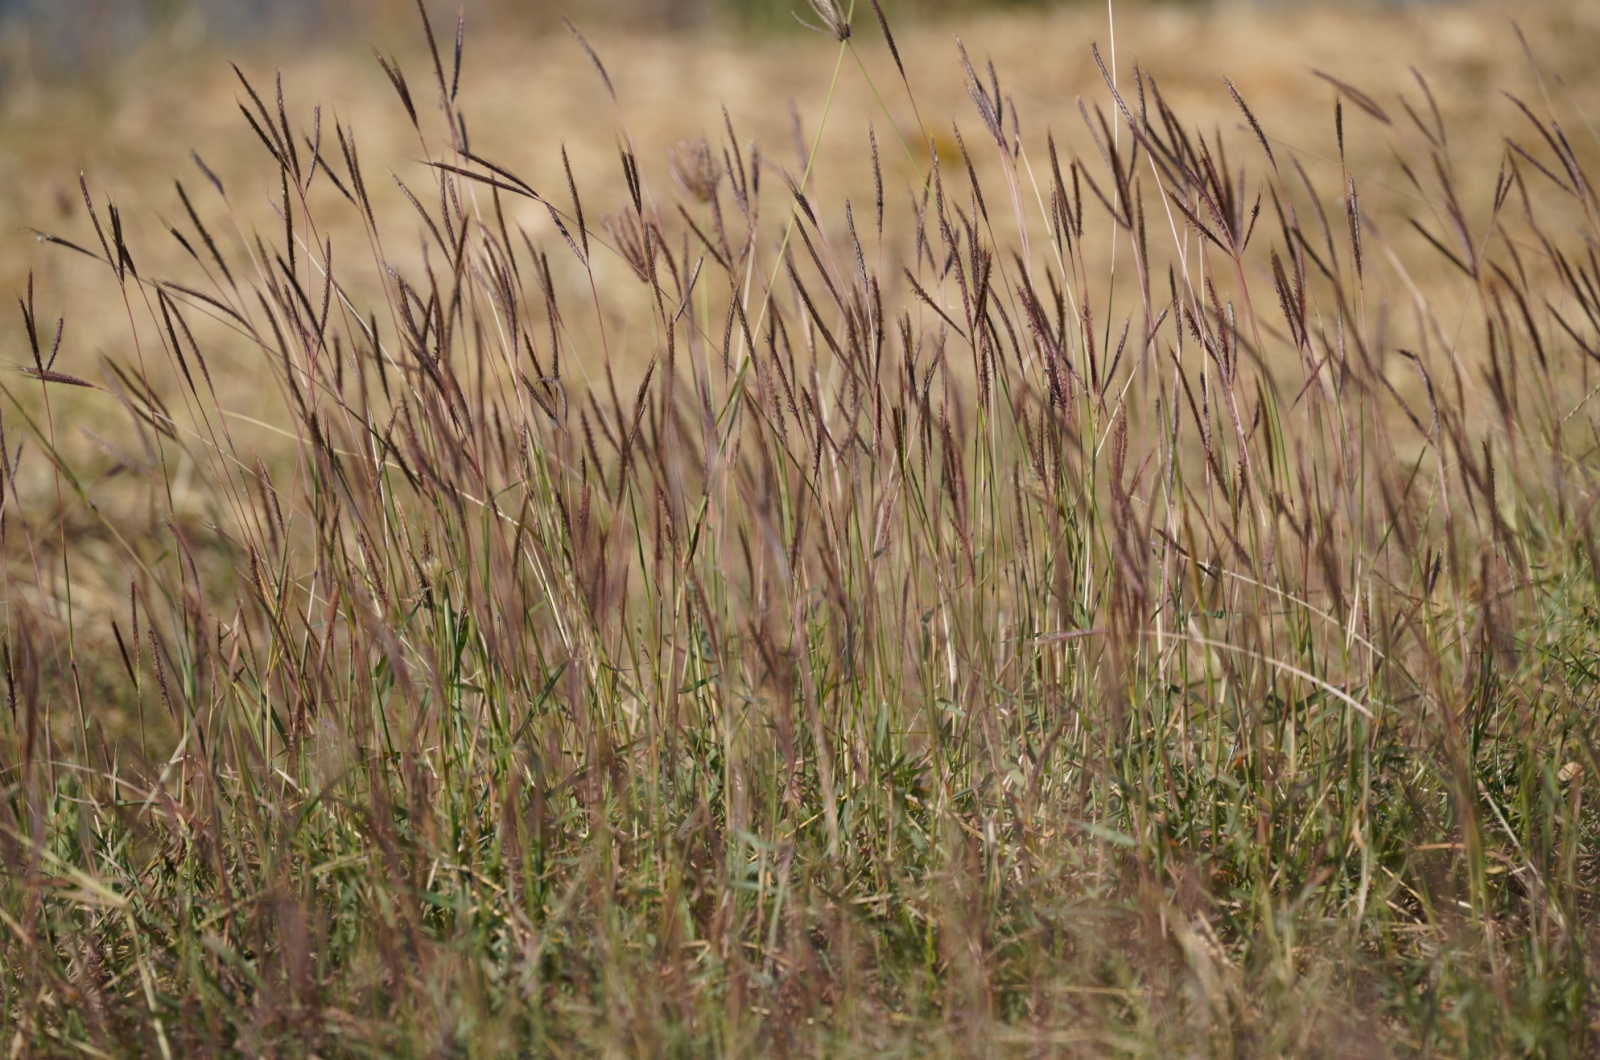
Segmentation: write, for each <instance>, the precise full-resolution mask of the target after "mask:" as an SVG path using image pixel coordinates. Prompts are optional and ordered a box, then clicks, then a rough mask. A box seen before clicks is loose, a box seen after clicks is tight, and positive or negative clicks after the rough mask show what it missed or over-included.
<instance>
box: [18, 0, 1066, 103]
mask: <svg viewBox="0 0 1600 1060" xmlns="http://www.w3.org/2000/svg"><path fill="white" fill-rule="evenodd" d="M883 6H884V8H885V9H886V10H887V11H889V12H890V13H891V14H893V15H895V16H896V17H897V18H898V19H900V20H904V19H905V18H907V17H908V16H909V17H916V16H923V17H934V18H937V17H941V16H949V15H952V14H958V13H962V12H970V11H973V10H975V9H978V8H991V9H993V8H1000V9H1003V8H1029V7H1032V8H1039V7H1045V6H1050V5H1049V0H885V2H884V5H883ZM428 7H429V10H430V11H431V12H432V13H433V15H434V17H435V18H436V19H437V20H438V21H440V22H442V23H445V24H449V23H451V22H453V21H454V16H455V14H456V13H457V12H458V11H460V10H461V9H462V7H463V4H462V3H460V2H459V0H428ZM464 7H465V11H466V14H467V17H468V20H469V22H470V23H473V24H482V23H483V22H485V21H495V22H499V23H502V24H505V23H509V24H512V25H514V26H515V27H517V28H518V29H523V30H535V31H537V30H548V29H551V28H554V27H557V26H559V25H560V20H561V18H562V17H563V16H565V17H568V18H571V19H573V20H574V21H578V22H582V23H584V24H586V25H590V26H595V25H605V24H611V25H617V26H626V27H629V28H633V29H655V30H685V29H703V28H708V27H715V28H721V29H726V30H732V31H740V32H755V33H763V34H767V33H786V32H791V31H797V30H799V29H800V26H799V24H798V23H797V22H796V20H795V18H794V11H795V9H796V8H799V9H802V10H804V9H805V7H806V3H805V0H799V2H798V3H795V2H792V0H465V4H464ZM861 7H862V13H863V14H864V15H867V17H868V18H870V14H868V8H867V4H866V2H865V0H862V3H861ZM414 10H415V6H414V3H413V2H412V0H0V42H3V45H0V83H7V82H9V83H15V82H16V81H17V80H18V79H19V78H29V77H37V78H47V79H48V78H60V77H64V76H65V77H71V76H74V75H79V74H82V73H85V72H93V70H94V69H95V68H96V67H97V66H100V65H103V64H105V63H107V62H110V61H114V60H116V59H118V58H120V57H122V56H124V55H126V54H128V53H130V52H132V51H135V50H137V49H139V48H141V47H149V46H158V47H166V48H174V47H175V48H179V49H183V50H192V49H194V48H197V47H202V46H205V45H220V46H227V47H234V48H237V47H240V46H245V47H248V46H250V45H251V44H277V45H283V44H294V43H304V42H316V43H320V44H327V43H337V42H339V41H340V40H342V39H345V40H347V39H352V38H361V39H366V38H375V39H379V40H382V39H383V38H386V37H388V36H389V35H391V34H395V33H405V32H409V31H410V30H411V29H412V26H413V22H414V17H413V12H414ZM359 42H360V41H359V40H358V41H357V43H359Z"/></svg>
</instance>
